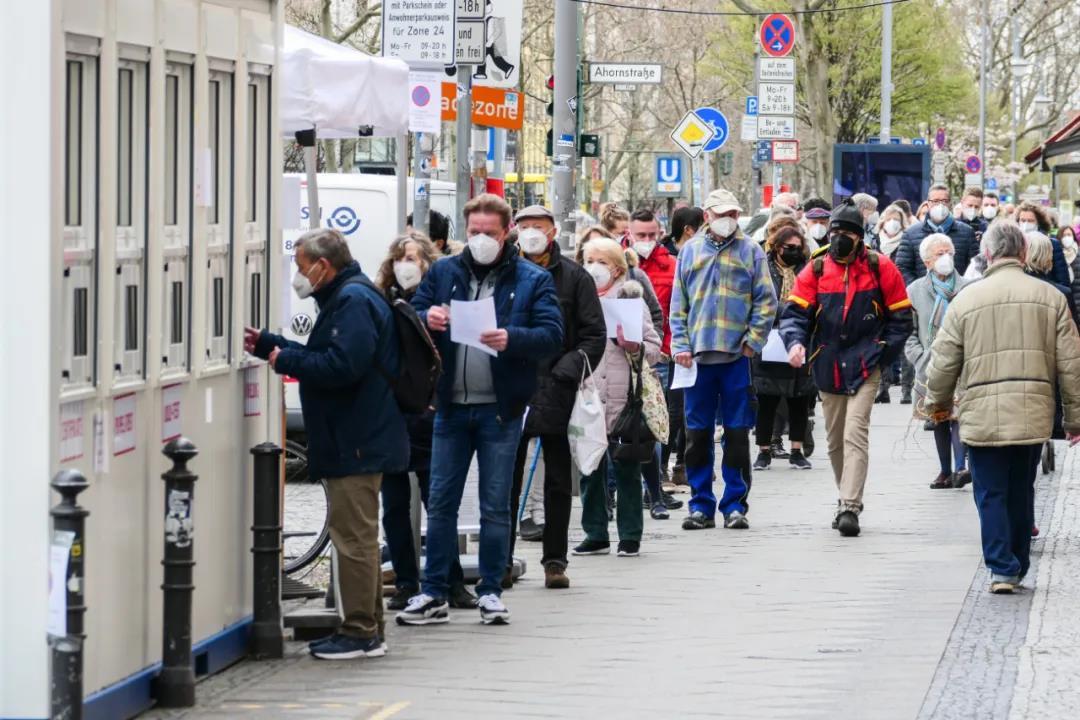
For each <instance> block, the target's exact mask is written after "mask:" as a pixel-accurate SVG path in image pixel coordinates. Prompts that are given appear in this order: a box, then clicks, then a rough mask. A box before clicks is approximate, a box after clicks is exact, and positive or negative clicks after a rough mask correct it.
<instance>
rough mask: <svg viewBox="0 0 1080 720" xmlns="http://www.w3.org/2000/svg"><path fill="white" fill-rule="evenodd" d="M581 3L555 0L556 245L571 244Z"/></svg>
mask: <svg viewBox="0 0 1080 720" xmlns="http://www.w3.org/2000/svg"><path fill="white" fill-rule="evenodd" d="M579 12H580V5H579V4H578V3H577V2H574V0H555V108H554V115H553V117H552V132H551V135H552V137H551V140H552V142H551V176H552V190H553V195H554V197H553V198H552V205H551V207H552V211H553V213H554V215H555V224H556V226H557V227H558V228H559V246H560V247H561V248H562V249H564V250H569V249H571V248H572V247H573V246H574V239H575V230H576V228H575V227H574V214H573V213H574V206H575V205H576V204H577V203H576V200H575V192H574V168H575V167H577V137H578V136H577V128H576V124H577V123H576V118H575V113H574V112H573V110H572V109H571V105H573V104H574V98H575V95H576V94H577V68H578V62H577V53H578V38H577V34H578V22H577V16H578V13H579Z"/></svg>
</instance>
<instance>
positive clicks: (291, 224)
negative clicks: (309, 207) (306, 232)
mask: <svg viewBox="0 0 1080 720" xmlns="http://www.w3.org/2000/svg"><path fill="white" fill-rule="evenodd" d="M280 208H281V215H280V218H281V229H282V230H296V229H297V228H299V227H300V224H301V223H302V222H303V221H302V220H301V219H300V177H299V176H298V175H292V176H288V177H283V178H281V205H280Z"/></svg>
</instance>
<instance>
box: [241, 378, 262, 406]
mask: <svg viewBox="0 0 1080 720" xmlns="http://www.w3.org/2000/svg"><path fill="white" fill-rule="evenodd" d="M260 370H261V368H258V367H249V368H245V369H244V417H255V416H257V415H262V397H261V393H260V390H259V371H260Z"/></svg>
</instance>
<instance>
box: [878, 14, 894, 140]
mask: <svg viewBox="0 0 1080 720" xmlns="http://www.w3.org/2000/svg"><path fill="white" fill-rule="evenodd" d="M892 30H893V17H892V3H886V4H885V5H884V7H882V16H881V131H880V133H879V135H880V136H881V143H882V144H883V145H888V144H889V138H890V137H891V135H892V88H893V86H892V40H893V37H892Z"/></svg>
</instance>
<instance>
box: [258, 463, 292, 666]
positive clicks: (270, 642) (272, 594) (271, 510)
mask: <svg viewBox="0 0 1080 720" xmlns="http://www.w3.org/2000/svg"><path fill="white" fill-rule="evenodd" d="M281 453H282V450H281V448H279V447H278V446H277V445H275V444H274V443H271V442H265V443H262V444H259V445H256V446H255V447H253V448H251V454H252V455H254V456H255V487H254V490H253V498H252V505H253V511H252V521H253V523H254V524H253V525H252V526H251V534H252V544H251V552H252V555H254V558H253V565H254V568H253V576H254V583H253V588H252V594H253V597H252V602H251V606H252V611H253V614H254V621H253V622H252V625H251V654H252V655H254V656H255V657H256V658H258V659H264V658H266V659H270V658H281V657H283V656H284V654H285V636H284V631H283V629H282V627H281Z"/></svg>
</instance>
